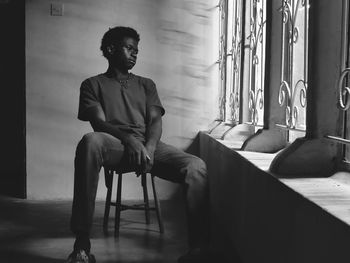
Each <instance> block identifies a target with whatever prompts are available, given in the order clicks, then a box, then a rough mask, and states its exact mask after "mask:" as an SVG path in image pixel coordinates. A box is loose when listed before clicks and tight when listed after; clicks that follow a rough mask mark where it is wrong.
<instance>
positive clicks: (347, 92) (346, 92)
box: [325, 0, 350, 166]
mask: <svg viewBox="0 0 350 263" xmlns="http://www.w3.org/2000/svg"><path fill="white" fill-rule="evenodd" d="M342 5H343V8H342V10H343V14H342V30H341V31H342V38H341V44H342V47H341V53H342V54H341V69H342V71H341V73H340V76H339V79H338V83H337V96H338V103H337V106H338V108H339V109H340V110H341V111H343V118H342V131H341V137H338V136H331V135H327V136H325V137H326V138H328V139H331V140H333V141H336V142H339V143H342V144H343V148H342V159H343V160H344V161H345V162H346V163H349V160H350V149H349V146H346V145H350V140H349V137H350V134H349V132H350V131H349V129H348V125H349V123H350V120H349V118H350V116H349V115H350V114H349V112H348V109H349V108H350V99H349V96H350V87H349V83H350V41H349V39H350V34H349V22H350V16H349V0H343V2H342ZM347 166H349V164H348V165H347Z"/></svg>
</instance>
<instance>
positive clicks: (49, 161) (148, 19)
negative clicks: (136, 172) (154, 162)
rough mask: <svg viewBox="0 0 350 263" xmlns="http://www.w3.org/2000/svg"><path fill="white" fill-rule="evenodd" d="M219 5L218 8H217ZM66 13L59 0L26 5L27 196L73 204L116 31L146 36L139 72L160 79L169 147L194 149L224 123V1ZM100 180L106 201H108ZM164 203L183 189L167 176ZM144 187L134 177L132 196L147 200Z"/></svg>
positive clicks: (124, 2) (125, 2)
mask: <svg viewBox="0 0 350 263" xmlns="http://www.w3.org/2000/svg"><path fill="white" fill-rule="evenodd" d="M211 2H212V3H211ZM54 3H62V4H63V5H64V15H63V16H51V15H50V4H51V2H49V1H45V0H27V1H26V101H27V107H26V114H27V115H26V118H27V120H26V121H27V122H26V125H27V138H26V139H27V190H28V198H29V199H70V198H72V193H73V172H74V166H73V161H74V154H75V147H76V145H77V143H78V141H79V140H80V138H81V137H82V136H83V134H85V133H87V132H90V131H91V128H90V125H89V124H88V123H84V122H81V121H78V120H77V117H76V116H77V110H78V99H79V88H80V84H81V82H82V81H83V80H84V79H86V78H88V77H90V76H92V75H96V74H98V73H102V72H104V71H105V70H106V68H107V62H106V60H105V59H104V58H103V57H102V54H101V52H100V50H99V46H100V40H101V38H102V35H103V34H104V32H105V31H107V30H108V28H109V27H113V26H116V25H124V26H131V27H134V28H135V29H136V30H137V31H138V32H139V33H140V35H141V41H140V44H139V48H140V54H139V59H138V64H137V65H136V67H135V68H134V69H133V70H132V72H133V73H135V74H138V75H143V76H147V77H150V78H152V79H153V80H154V81H155V82H156V84H157V88H158V93H159V95H160V97H161V100H162V102H163V105H164V107H165V109H166V115H165V116H164V118H163V136H162V140H163V141H164V142H167V143H170V144H173V145H175V146H177V147H180V148H182V149H185V148H186V147H187V146H188V145H189V144H190V143H191V141H192V139H193V138H194V136H195V134H196V133H197V132H198V130H203V129H206V128H207V125H208V124H209V123H210V122H211V121H212V120H213V119H214V118H215V117H216V116H215V115H216V111H215V110H214V109H215V103H216V100H217V94H216V88H215V87H216V83H215V81H216V79H215V78H216V76H217V71H218V69H217V65H216V64H215V61H216V60H217V54H216V52H215V47H216V42H215V43H213V41H212V39H216V37H217V36H216V35H215V34H216V32H215V30H214V27H213V21H214V20H215V19H216V13H217V8H216V7H215V5H216V2H215V1H204V0H202V1H185V0H181V1H170V0H164V1H158V0H147V1H145V0H103V1H93V0H72V1H55V2H54ZM102 179H103V177H100V187H99V190H98V198H104V197H105V187H104V186H103V184H104V180H102ZM158 185H159V186H158V189H159V192H160V198H162V199H168V198H170V197H171V196H172V195H173V194H174V193H175V192H176V191H177V187H178V186H176V185H174V184H172V183H168V182H166V181H163V180H158ZM140 189H141V188H140V182H139V180H136V177H134V176H130V177H129V178H128V180H124V186H123V197H124V198H128V199H138V198H141V191H140Z"/></svg>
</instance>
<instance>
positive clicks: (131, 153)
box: [125, 135, 148, 172]
mask: <svg viewBox="0 0 350 263" xmlns="http://www.w3.org/2000/svg"><path fill="white" fill-rule="evenodd" d="M125 153H126V154H127V158H128V160H129V163H130V164H131V165H132V166H135V167H136V169H139V170H140V172H145V171H144V170H145V167H146V164H147V162H148V160H147V156H148V152H147V150H146V147H145V146H144V145H143V144H142V142H140V141H139V140H137V139H136V138H135V137H134V136H132V135H130V136H128V138H127V139H126V140H125Z"/></svg>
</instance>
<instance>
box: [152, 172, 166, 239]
mask: <svg viewBox="0 0 350 263" xmlns="http://www.w3.org/2000/svg"><path fill="white" fill-rule="evenodd" d="M151 180H152V188H153V196H154V205H155V207H156V214H157V219H158V224H159V232H160V233H164V225H163V220H162V216H161V211H160V203H159V199H158V196H157V190H156V186H155V184H154V176H153V175H151Z"/></svg>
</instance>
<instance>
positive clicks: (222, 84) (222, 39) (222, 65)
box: [217, 0, 227, 121]
mask: <svg viewBox="0 0 350 263" xmlns="http://www.w3.org/2000/svg"><path fill="white" fill-rule="evenodd" d="M218 7H219V59H218V61H217V63H218V64H219V75H220V76H219V88H220V91H219V101H218V105H219V117H218V118H219V120H220V121H225V105H226V96H225V95H226V25H227V15H226V14H227V0H220V2H219V5H218Z"/></svg>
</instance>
